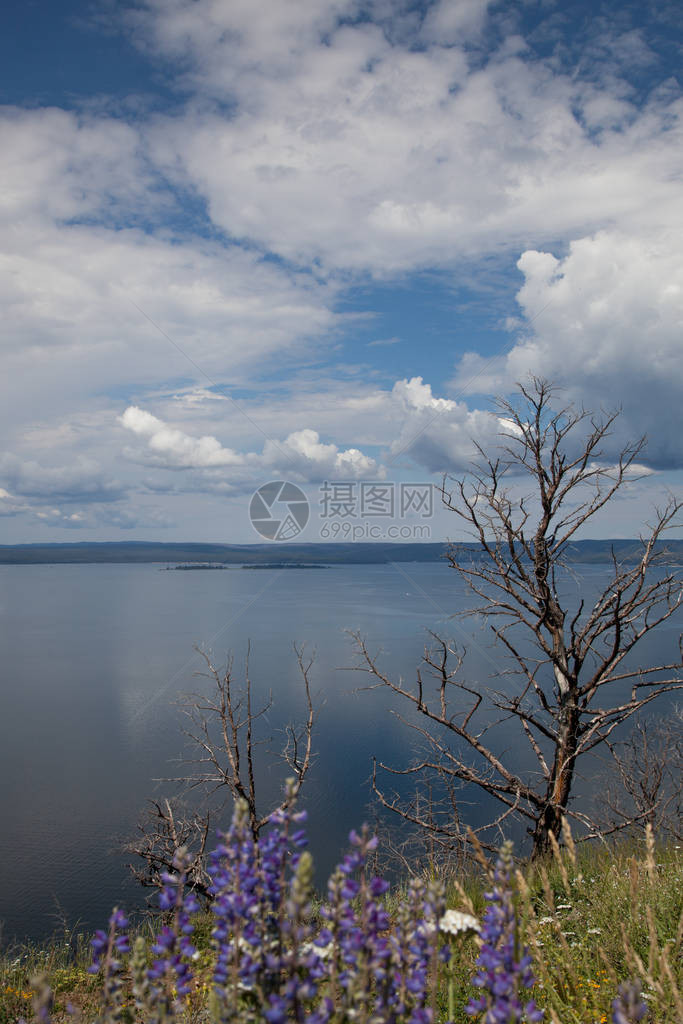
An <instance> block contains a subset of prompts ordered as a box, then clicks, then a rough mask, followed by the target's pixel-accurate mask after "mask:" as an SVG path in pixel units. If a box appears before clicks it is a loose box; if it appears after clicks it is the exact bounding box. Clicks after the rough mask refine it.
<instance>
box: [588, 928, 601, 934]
mask: <svg viewBox="0 0 683 1024" xmlns="http://www.w3.org/2000/svg"><path fill="white" fill-rule="evenodd" d="M588 934H589V935H602V928H589V929H588Z"/></svg>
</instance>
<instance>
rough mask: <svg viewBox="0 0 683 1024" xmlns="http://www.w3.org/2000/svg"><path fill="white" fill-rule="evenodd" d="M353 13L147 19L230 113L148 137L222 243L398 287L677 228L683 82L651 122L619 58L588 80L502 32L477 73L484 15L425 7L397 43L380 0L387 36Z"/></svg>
mask: <svg viewBox="0 0 683 1024" xmlns="http://www.w3.org/2000/svg"><path fill="white" fill-rule="evenodd" d="M357 10H358V8H357V5H356V4H355V3H353V2H350V0H349V2H341V0H340V2H328V3H324V4H320V3H301V4H289V3H286V2H284V0H275V2H273V0H259V2H258V3H256V4H250V5H249V6H248V7H247V6H246V5H242V4H216V3H214V2H213V0H196V2H193V3H192V4H188V3H187V2H186V0H168V2H164V3H163V4H162V3H160V2H159V0H149V2H148V3H147V4H146V5H145V9H144V11H143V13H142V14H141V16H140V17H139V18H138V24H137V29H136V31H137V33H138V34H139V35H140V36H141V37H144V40H145V45H147V46H152V47H153V48H154V49H155V50H156V51H157V52H158V53H160V54H161V55H163V56H165V57H170V58H173V59H174V60H177V59H178V58H182V59H183V60H184V61H185V62H186V63H185V66H186V67H187V69H188V71H187V74H188V79H187V84H188V86H189V87H191V88H192V89H193V90H194V91H195V93H196V94H198V95H199V96H202V97H205V98H206V97H211V98H212V99H217V100H219V101H220V103H221V105H224V104H227V109H228V110H229V113H228V114H223V113H222V112H221V111H220V108H218V109H217V107H216V105H215V104H213V103H211V104H209V103H205V104H201V103H199V104H197V103H194V104H192V106H191V109H188V111H187V115H186V116H183V115H181V116H179V117H174V118H173V119H172V120H167V121H164V120H163V119H159V120H158V121H157V122H156V123H155V125H154V127H153V129H152V130H151V131H150V134H149V138H150V144H151V151H152V152H153V154H154V160H155V161H156V162H157V164H158V165H160V166H162V167H163V168H164V169H165V171H166V173H167V174H169V175H170V176H171V177H172V178H173V180H175V181H176V182H178V183H181V184H184V185H185V186H186V187H192V188H196V189H197V190H198V191H199V193H200V194H201V195H203V196H204V197H205V198H206V201H207V203H208V208H209V211H210V215H211V217H212V219H213V220H214V222H215V223H217V224H219V225H221V226H222V227H223V228H224V229H226V230H228V231H230V232H231V233H233V234H236V235H237V236H243V237H248V238H252V239H256V240H257V241H258V242H259V243H260V244H261V245H264V246H266V247H267V248H268V249H270V250H271V251H273V252H276V253H278V254H279V255H280V256H284V257H285V258H288V259H291V260H294V261H301V262H309V261H311V260H316V261H320V262H321V263H322V265H323V266H324V267H326V268H327V269H328V271H334V270H339V269H344V268H349V267H351V268H355V269H369V270H372V271H373V272H374V273H377V274H387V273H389V272H391V271H395V270H401V269H410V268H415V267H422V266H434V265H441V266H444V265H449V264H450V265H452V264H453V263H454V262H455V261H457V260H459V259H462V258H463V257H467V258H472V256H473V255H477V254H480V253H482V252H486V251H488V252H492V251H500V250H501V249H507V250H509V249H510V248H512V247H519V249H521V248H523V247H524V246H525V245H528V239H529V238H534V239H537V240H539V241H548V242H549V241H551V240H554V239H556V238H558V237H567V235H573V236H574V237H578V236H579V235H580V234H584V233H585V232H586V231H591V230H594V229H595V228H597V227H598V226H600V225H604V224H609V223H613V222H615V221H616V220H619V221H620V222H622V223H623V222H626V221H628V222H630V223H632V224H636V223H638V222H641V221H642V220H643V219H644V218H645V219H646V220H648V221H652V220H654V221H657V222H659V223H664V222H666V220H667V218H669V217H671V216H672V214H673V215H674V216H675V217H678V216H680V212H681V208H682V206H683V200H682V199H681V194H680V189H679V188H678V185H677V180H678V177H677V176H678V174H679V173H680V169H681V135H682V113H683V106H682V104H681V94H680V89H678V88H677V87H676V86H675V83H674V84H673V86H672V88H670V89H668V90H664V91H660V92H659V93H653V95H652V97H651V99H650V101H649V102H648V103H647V104H646V105H645V106H644V107H642V108H640V107H638V106H636V104H635V103H634V102H633V101H632V99H631V97H630V93H629V89H628V87H627V86H626V85H625V83H624V81H623V79H621V78H619V77H618V75H617V74H616V73H615V69H614V65H613V63H612V64H610V66H609V69H607V68H606V66H605V64H604V62H600V63H596V64H595V67H596V68H598V69H600V68H604V69H605V70H604V75H603V76H602V78H601V77H600V74H599V73H598V74H597V76H594V77H593V79H592V80H591V79H589V78H587V77H584V76H582V75H581V74H580V73H579V74H576V73H574V72H575V69H574V68H572V69H571V73H569V72H564V71H562V70H560V68H559V67H558V66H557V63H556V64H555V67H553V65H552V63H551V62H548V61H546V60H540V59H535V58H534V56H533V54H532V52H531V51H529V50H528V48H527V47H526V46H525V43H524V41H523V40H522V39H521V38H520V37H518V36H515V35H514V33H512V34H511V33H510V32H509V31H508V34H507V36H506V37H505V38H504V39H503V41H502V42H501V45H500V47H499V48H498V49H497V50H495V51H494V52H492V53H490V54H489V55H488V58H487V59H481V60H479V61H477V62H473V61H472V60H471V51H470V49H469V48H468V47H469V46H470V43H471V33H472V32H474V33H476V32H477V31H478V30H479V28H480V27H481V25H482V19H483V18H484V17H485V13H486V5H484V4H482V3H475V2H471V3H466V4H460V3H459V4H453V3H441V4H436V5H431V6H430V7H429V8H428V9H427V8H425V13H426V17H425V19H424V20H423V22H422V23H421V24H417V23H415V22H413V23H411V32H410V33H408V34H406V33H402V32H401V31H397V32H394V33H393V34H392V32H390V31H388V30H387V28H386V26H385V25H384V24H383V21H382V9H381V5H374V6H373V7H372V8H371V10H370V14H371V17H374V19H375V20H374V23H373V21H372V20H368V19H366V18H359V19H357V20H355V21H354V20H353V18H354V14H356V13H357ZM391 10H392V15H393V16H394V18H395V20H396V22H398V23H400V21H401V18H400V12H399V11H398V10H397V9H396V8H394V7H392V8H391ZM259 11H260V12H261V14H260V15H259ZM266 26H267V27H266ZM498 29H500V25H498ZM611 42H615V40H611ZM415 43H419V45H418V46H416V45H415ZM609 44H610V40H607V41H606V43H605V45H606V46H608V45H609ZM625 45H626V44H625V43H624V42H623V40H622V46H625ZM480 56H482V55H481V54H480Z"/></svg>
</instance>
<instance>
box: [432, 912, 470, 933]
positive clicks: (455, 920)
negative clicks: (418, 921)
mask: <svg viewBox="0 0 683 1024" xmlns="http://www.w3.org/2000/svg"><path fill="white" fill-rule="evenodd" d="M439 928H440V929H441V931H442V932H448V933H449V934H450V935H459V934H460V933H462V932H478V931H480V926H479V922H478V921H477V919H476V917H472V915H471V914H464V913H463V912H462V911H461V910H447V911H446V913H445V914H444V915H443V917H442V918H441V920H440V921H439Z"/></svg>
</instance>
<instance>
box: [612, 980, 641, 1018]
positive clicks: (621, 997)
mask: <svg viewBox="0 0 683 1024" xmlns="http://www.w3.org/2000/svg"><path fill="white" fill-rule="evenodd" d="M646 1013H647V1003H646V1002H645V1001H644V1000H643V993H642V991H641V987H640V981H638V980H637V979H636V980H635V981H625V982H623V984H621V985H620V986H619V988H618V989H617V997H616V999H614V1000H613V1002H612V1024H637V1022H638V1021H639V1020H642V1019H643V1017H644V1016H645V1014H646Z"/></svg>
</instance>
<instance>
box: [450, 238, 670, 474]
mask: <svg viewBox="0 0 683 1024" xmlns="http://www.w3.org/2000/svg"><path fill="white" fill-rule="evenodd" d="M680 237H681V236H680V232H679V231H677V230H675V229H673V228H672V229H670V230H664V231H658V232H645V231H644V232H642V233H641V234H639V235H636V234H629V233H625V232H621V231H616V230H609V231H608V230H605V231H600V232H598V233H596V234H595V235H592V236H588V237H585V238H581V239H577V240H576V241H574V242H572V243H571V244H570V246H569V251H568V253H567V255H566V256H564V257H562V258H558V257H555V256H554V255H553V254H552V253H549V252H541V251H537V250H529V251H527V252H525V253H524V254H523V255H522V257H521V258H520V260H519V268H520V270H521V271H522V273H523V274H524V278H525V282H524V285H523V287H522V288H521V289H520V291H519V293H518V301H519V303H520V306H521V308H522V310H523V313H524V317H525V320H526V322H527V324H529V329H528V330H527V332H526V334H523V335H522V337H521V338H520V339H519V340H518V341H517V342H516V344H515V345H514V347H513V348H512V350H511V352H510V353H509V354H508V355H507V357H505V359H502V360H496V361H495V364H494V365H492V366H490V367H487V365H486V361H485V360H482V359H481V358H480V357H477V356H475V355H473V354H470V356H469V357H466V358H465V359H464V360H463V362H462V363H461V365H460V369H459V374H458V377H457V378H456V380H455V382H454V386H456V387H457V386H459V385H461V384H465V383H466V382H467V381H468V380H469V378H470V377H471V376H472V375H473V374H474V373H475V372H476V371H477V369H478V370H479V371H480V372H479V377H478V378H477V380H476V383H475V384H474V385H472V387H471V390H476V391H483V390H484V389H486V388H488V389H490V390H491V391H492V392H494V393H500V392H505V391H509V390H510V388H511V386H512V384H513V383H514V381H517V380H523V379H525V378H526V377H527V376H528V374H529V373H533V374H536V375H539V376H543V377H546V378H548V379H549V380H552V381H556V382H557V383H558V384H561V385H562V386H563V387H564V388H565V391H566V395H565V397H566V398H567V400H573V401H574V402H575V403H576V404H577V405H581V404H583V405H585V407H586V408H587V409H591V410H594V411H596V412H599V411H600V410H601V409H603V410H605V411H610V410H613V409H614V408H615V407H620V409H621V414H620V416H619V418H618V419H617V421H616V423H615V426H614V429H613V431H612V434H611V437H610V438H609V439H608V440H607V441H606V444H605V452H606V455H607V456H608V457H609V456H614V455H615V454H617V453H618V451H619V450H620V449H621V447H623V446H624V444H625V443H626V442H627V441H628V440H633V439H635V438H637V437H640V436H641V435H643V434H646V435H647V436H648V447H647V449H646V452H645V457H646V459H647V461H648V463H651V464H652V465H653V466H659V467H662V468H663V467H666V466H669V467H679V468H680V467H681V466H683V434H682V433H681V430H680V395H681V394H682V393H683V358H682V352H683V347H682V345H683V343H682V340H681V339H682V338H683V261H682V260H681V251H680Z"/></svg>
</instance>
